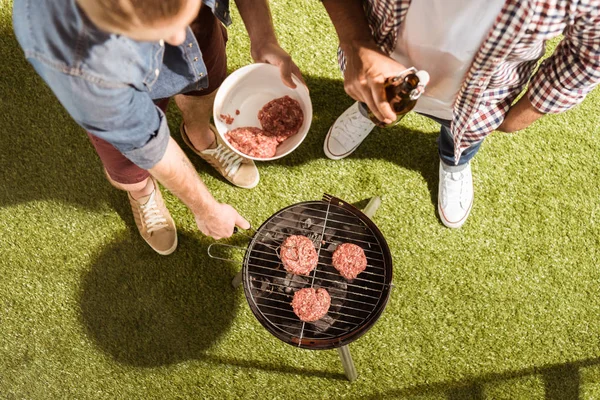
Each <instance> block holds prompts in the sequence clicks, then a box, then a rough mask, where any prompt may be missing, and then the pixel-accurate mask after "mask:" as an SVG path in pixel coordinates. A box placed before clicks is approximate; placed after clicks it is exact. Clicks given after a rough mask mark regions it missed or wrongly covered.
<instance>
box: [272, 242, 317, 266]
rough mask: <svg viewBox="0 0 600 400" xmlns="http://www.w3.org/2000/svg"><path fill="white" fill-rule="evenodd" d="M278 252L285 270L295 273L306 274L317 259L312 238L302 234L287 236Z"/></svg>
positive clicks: (315, 264) (315, 263)
mask: <svg viewBox="0 0 600 400" xmlns="http://www.w3.org/2000/svg"><path fill="white" fill-rule="evenodd" d="M279 254H280V258H281V262H282V263H283V267H284V268H285V270H286V271H288V272H291V273H292V274H297V275H308V274H309V273H310V271H312V270H313V269H315V267H316V266H317V262H318V261H319V256H318V254H317V250H315V245H314V244H313V242H312V240H310V239H309V238H307V237H306V236H302V235H292V236H288V237H287V238H286V239H285V240H284V241H283V243H282V244H281V248H280V250H279Z"/></svg>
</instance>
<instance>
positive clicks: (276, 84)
mask: <svg viewBox="0 0 600 400" xmlns="http://www.w3.org/2000/svg"><path fill="white" fill-rule="evenodd" d="M292 79H293V80H294V83H296V85H297V87H296V89H292V88H290V87H287V86H285V85H284V83H283V82H282V80H281V75H280V73H279V68H278V67H275V66H273V65H271V64H262V63H258V64H250V65H247V66H245V67H242V68H240V69H238V70H236V71H234V72H233V73H232V74H231V75H229V76H228V77H227V78H226V79H225V81H223V83H222V84H221V87H219V90H218V91H217V95H216V97H215V106H214V109H213V116H214V120H215V126H216V127H217V131H218V132H219V136H221V139H222V140H223V142H225V143H227V145H228V146H229V147H230V148H231V150H233V151H234V152H235V153H237V154H239V155H240V156H242V157H244V158H249V159H251V160H255V161H271V160H277V159H278V158H281V157H284V156H286V155H288V154H290V153H291V152H292V151H294V150H295V149H296V148H297V147H298V146H299V145H300V143H302V141H303V140H304V138H305V137H306V134H307V133H308V130H309V128H310V124H311V122H312V103H311V101H310V96H309V94H308V89H307V87H306V86H305V85H304V84H303V83H302V82H300V80H299V79H298V78H296V77H295V76H293V75H292ZM286 95H287V96H290V97H291V98H292V99H295V100H297V101H298V103H300V107H301V108H302V112H303V113H304V122H302V126H301V127H300V130H299V131H298V133H296V134H295V135H293V136H290V137H289V138H288V139H286V140H285V141H283V142H282V143H280V144H279V146H277V152H276V153H275V155H274V156H273V157H270V158H257V157H251V156H249V155H247V154H244V153H242V152H240V151H239V150H237V149H235V148H234V147H233V146H232V145H231V144H229V142H228V141H227V139H226V138H225V134H226V133H227V132H228V131H230V130H233V129H235V128H241V127H245V126H253V127H256V128H261V125H260V122H259V120H258V111H259V110H260V109H261V108H262V107H263V106H264V105H265V104H267V103H268V102H269V101H271V100H274V99H276V98H279V97H283V96H286ZM236 110H239V115H236ZM221 114H224V115H227V114H229V115H230V116H231V117H232V118H233V119H234V121H233V123H231V124H230V125H228V124H226V123H225V122H223V121H222V119H221V117H220V115H221Z"/></svg>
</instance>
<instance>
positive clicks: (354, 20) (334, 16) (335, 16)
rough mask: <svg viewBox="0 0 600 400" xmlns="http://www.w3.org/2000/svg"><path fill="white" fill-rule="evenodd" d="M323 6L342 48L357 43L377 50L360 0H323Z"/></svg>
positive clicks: (345, 49) (353, 45)
mask: <svg viewBox="0 0 600 400" xmlns="http://www.w3.org/2000/svg"><path fill="white" fill-rule="evenodd" d="M323 6H324V7H325V10H327V13H328V14H329V18H330V19H331V22H332V23H333V26H334V27H335V31H336V33H337V35H338V38H339V41H340V47H341V48H342V50H344V51H347V49H348V48H351V47H357V45H360V46H364V47H368V48H371V49H377V50H379V49H378V47H377V45H376V44H375V41H374V40H373V36H372V35H371V30H370V28H369V25H368V23H367V18H366V17H365V12H364V10H363V7H362V2H361V1H360V0H324V1H323Z"/></svg>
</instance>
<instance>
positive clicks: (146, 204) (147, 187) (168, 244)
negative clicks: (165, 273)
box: [88, 133, 177, 255]
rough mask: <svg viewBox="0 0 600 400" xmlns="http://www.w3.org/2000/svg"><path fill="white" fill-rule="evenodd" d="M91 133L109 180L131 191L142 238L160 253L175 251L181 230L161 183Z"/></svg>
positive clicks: (122, 188) (90, 136) (133, 207)
mask: <svg viewBox="0 0 600 400" xmlns="http://www.w3.org/2000/svg"><path fill="white" fill-rule="evenodd" d="M88 136H89V138H90V140H91V142H92V144H93V145H94V148H95V149H96V152H97V153H98V156H99V157H100V160H101V161H102V164H104V172H105V174H106V178H107V179H108V181H109V182H110V183H111V185H113V186H114V187H116V188H117V189H120V190H125V191H126V192H127V194H128V197H129V203H130V204H131V209H132V211H133V217H134V219H135V223H136V226H137V228H138V230H139V232H140V234H141V235H142V238H143V239H144V240H145V241H146V243H148V244H149V245H150V247H152V248H153V249H154V250H155V251H156V252H157V253H158V254H161V255H167V254H171V253H172V252H173V251H175V249H176V248H177V230H176V228H175V222H174V221H173V218H171V215H170V214H169V210H167V208H166V206H165V204H164V201H163V198H162V195H161V193H160V188H159V187H158V182H157V181H156V180H155V179H154V178H153V177H152V176H151V175H150V174H149V173H148V171H146V170H144V169H141V168H140V167H138V166H137V165H135V164H133V163H132V162H131V161H129V159H127V158H126V157H125V156H124V155H123V154H121V152H119V151H118V150H117V149H115V148H114V146H112V145H111V144H110V143H108V142H106V141H104V140H102V139H100V138H97V137H95V136H93V135H91V134H89V133H88Z"/></svg>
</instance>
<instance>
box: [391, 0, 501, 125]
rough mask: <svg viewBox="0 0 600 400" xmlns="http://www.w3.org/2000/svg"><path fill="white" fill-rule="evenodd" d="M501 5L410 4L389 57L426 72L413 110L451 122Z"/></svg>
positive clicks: (462, 1) (463, 0) (434, 0)
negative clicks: (422, 91) (454, 108)
mask: <svg viewBox="0 0 600 400" xmlns="http://www.w3.org/2000/svg"><path fill="white" fill-rule="evenodd" d="M504 2H505V0H488V1H475V0H412V2H411V4H410V7H409V8H408V11H407V14H406V19H405V20H404V23H403V24H402V25H401V27H400V32H399V35H398V42H397V44H396V48H395V49H394V51H393V53H392V55H391V57H392V58H393V59H394V60H396V61H398V62H399V63H401V64H403V65H405V66H406V67H407V68H408V67H413V66H414V67H416V68H417V69H419V70H421V69H423V70H425V71H427V72H429V76H430V81H429V84H428V85H427V87H426V88H425V93H424V94H423V95H422V96H421V98H420V99H419V101H417V105H416V106H415V108H414V111H417V112H421V113H424V114H429V115H433V116H435V117H438V118H441V119H452V109H453V106H454V101H455V100H456V96H457V95H458V91H459V90H460V87H461V86H462V83H463V80H464V77H465V75H466V74H467V72H468V70H469V67H470V66H471V63H472V62H473V59H474V58H475V55H476V54H477V51H478V50H479V47H480V46H481V44H482V43H483V41H484V40H485V38H486V36H487V34H488V32H489V31H490V30H491V28H492V27H493V25H494V22H495V20H496V17H497V16H498V14H499V13H500V11H501V10H502V6H503V5H504Z"/></svg>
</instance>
